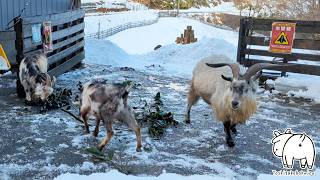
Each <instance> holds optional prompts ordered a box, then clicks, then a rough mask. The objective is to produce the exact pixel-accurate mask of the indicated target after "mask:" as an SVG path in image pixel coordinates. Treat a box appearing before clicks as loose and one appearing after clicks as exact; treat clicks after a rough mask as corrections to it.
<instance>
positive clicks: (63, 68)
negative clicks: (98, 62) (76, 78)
mask: <svg viewBox="0 0 320 180" xmlns="http://www.w3.org/2000/svg"><path fill="white" fill-rule="evenodd" d="M84 58H85V53H84V51H83V52H81V53H79V54H77V55H76V56H74V57H73V58H71V59H69V60H67V61H66V62H64V63H62V64H60V65H59V66H57V67H55V68H53V69H52V70H50V71H49V72H48V73H49V74H50V75H51V76H59V75H61V74H63V73H65V72H67V71H69V70H70V69H71V68H73V67H74V66H75V65H77V64H79V63H81V60H83V59H84Z"/></svg>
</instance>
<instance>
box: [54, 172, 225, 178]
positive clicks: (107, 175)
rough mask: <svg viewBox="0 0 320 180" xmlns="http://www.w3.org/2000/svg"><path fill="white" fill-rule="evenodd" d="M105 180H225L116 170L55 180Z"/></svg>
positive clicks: (65, 175)
mask: <svg viewBox="0 0 320 180" xmlns="http://www.w3.org/2000/svg"><path fill="white" fill-rule="evenodd" d="M89 179H94V180H106V179H118V180H199V179H201V180H226V179H227V178H223V177H219V176H209V175H192V176H182V175H178V174H172V173H169V174H166V173H163V174H161V175H160V176H158V177H151V176H146V177H143V176H132V175H125V174H122V173H120V172H118V171H116V170H111V171H109V172H107V173H95V174H91V175H88V176H86V175H78V174H63V175H61V176H59V177H57V178H56V179H55V180H89Z"/></svg>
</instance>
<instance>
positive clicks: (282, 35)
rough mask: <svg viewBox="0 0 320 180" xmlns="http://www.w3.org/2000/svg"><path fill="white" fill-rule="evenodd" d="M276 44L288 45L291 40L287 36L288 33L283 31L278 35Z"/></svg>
mask: <svg viewBox="0 0 320 180" xmlns="http://www.w3.org/2000/svg"><path fill="white" fill-rule="evenodd" d="M274 44H277V45H288V44H289V41H288V38H287V35H286V33H284V32H283V31H282V32H281V33H280V34H279V36H278V37H277V39H276V41H275V42H274Z"/></svg>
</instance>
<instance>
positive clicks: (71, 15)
mask: <svg viewBox="0 0 320 180" xmlns="http://www.w3.org/2000/svg"><path fill="white" fill-rule="evenodd" d="M84 16H85V11H84V10H83V9H78V10H71V11H68V12H64V13H57V14H51V15H48V16H35V17H25V18H23V25H28V24H29V25H30V24H36V23H42V22H44V21H51V24H52V26H56V25H61V24H64V23H66V22H71V21H74V20H77V19H79V18H83V17H84Z"/></svg>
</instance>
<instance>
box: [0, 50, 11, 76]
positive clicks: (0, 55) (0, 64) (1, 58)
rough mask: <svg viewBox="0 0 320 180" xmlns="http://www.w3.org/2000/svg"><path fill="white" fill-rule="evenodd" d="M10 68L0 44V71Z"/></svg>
mask: <svg viewBox="0 0 320 180" xmlns="http://www.w3.org/2000/svg"><path fill="white" fill-rule="evenodd" d="M10 68H11V66H10V63H9V61H8V58H7V55H6V53H5V52H4V50H3V48H2V46H1V44H0V70H9V69H10Z"/></svg>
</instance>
